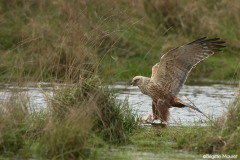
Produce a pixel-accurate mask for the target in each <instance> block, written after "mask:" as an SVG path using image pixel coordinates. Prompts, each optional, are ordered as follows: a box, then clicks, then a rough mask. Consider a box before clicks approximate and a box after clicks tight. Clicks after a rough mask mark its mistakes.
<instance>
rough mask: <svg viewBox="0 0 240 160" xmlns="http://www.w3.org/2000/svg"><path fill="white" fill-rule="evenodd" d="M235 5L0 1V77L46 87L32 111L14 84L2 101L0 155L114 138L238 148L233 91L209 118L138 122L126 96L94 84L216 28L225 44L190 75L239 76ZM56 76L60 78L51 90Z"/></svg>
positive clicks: (211, 149)
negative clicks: (221, 110)
mask: <svg viewBox="0 0 240 160" xmlns="http://www.w3.org/2000/svg"><path fill="white" fill-rule="evenodd" d="M239 6H240V2H239V1H237V0H235V1H231V2H229V1H224V0H221V1H219V0H214V1H211V2H209V1H207V0H202V1H195V2H194V3H188V1H186V0H181V1H177V2H176V1H173V0H169V1H153V0H150V1H145V0H142V1H131V2H129V1H127V0H119V1H114V2H112V1H110V0H99V1H93V0H89V1H64V0H56V1H49V0H36V1H31V0H24V1H22V0H9V1H1V2H0V13H1V15H2V16H1V17H0V19H1V22H0V23H1V25H0V53H1V54H0V55H1V58H0V80H1V81H2V82H5V83H7V82H15V84H16V85H17V86H18V87H19V88H20V89H21V87H22V86H24V84H25V83H26V82H32V81H48V82H51V83H52V88H53V93H54V96H53V97H48V96H47V99H48V101H49V103H48V110H46V111H41V112H32V111H31V110H30V109H29V105H30V102H29V99H28V96H27V95H24V94H23V93H21V92H19V90H17V89H16V91H15V92H13V94H12V95H11V96H10V98H9V99H8V100H6V101H1V104H0V105H1V106H0V155H1V156H0V158H3V159H6V158H9V159H12V158H16V159H19V158H20V159H21V158H22V159H86V158H92V159H94V158H96V156H98V155H99V154H101V153H99V152H98V151H101V149H105V148H114V147H119V146H127V147H128V146H133V147H136V148H137V150H139V151H142V152H145V151H147V152H148V153H152V152H154V153H158V152H161V153H162V151H167V153H170V152H173V151H176V152H178V151H179V150H180V151H181V150H183V151H188V152H190V153H191V154H195V153H199V154H203V153H211V154H213V153H228V154H239V152H240V151H239V148H240V146H239V142H240V140H239V137H240V136H239V122H240V121H239V108H240V105H239V95H238V96H237V97H236V100H235V102H234V103H233V104H232V105H231V106H230V107H229V110H228V112H227V113H226V114H225V115H223V117H222V118H220V119H219V120H216V121H213V122H214V123H211V125H210V126H208V127H199V126H194V127H186V126H185V127H184V126H178V127H169V128H167V129H159V128H141V129H139V126H138V124H137V122H136V121H135V119H136V118H137V117H136V115H135V114H134V113H133V112H132V111H131V109H130V107H129V106H128V103H127V102H119V101H117V100H116V98H115V96H114V93H112V91H110V90H108V89H107V88H105V87H103V86H104V85H105V84H106V83H107V84H109V83H110V82H114V81H116V80H117V81H121V80H129V79H131V78H132V77H133V76H135V75H136V74H142V75H146V76H147V75H150V74H151V73H150V72H151V66H152V65H153V64H155V63H156V62H157V61H158V59H159V57H160V55H162V53H164V52H166V51H167V50H168V49H171V48H174V47H176V46H179V45H182V44H184V43H187V42H189V41H191V40H194V39H196V38H199V37H203V36H208V37H220V38H222V39H224V40H225V41H226V42H227V48H226V49H224V50H223V51H222V52H221V53H219V54H217V55H214V56H212V57H211V58H209V59H207V60H206V61H204V62H202V63H200V64H199V65H198V67H197V68H195V69H194V70H193V72H192V74H190V76H189V82H190V81H192V80H195V79H205V78H207V79H210V80H217V81H222V80H229V81H232V80H233V81H235V80H239V79H240V73H239V71H240V70H239V67H240V66H239V60H240V59H239V58H240V56H239V51H240V48H239V41H240V31H239V26H240V21H239V19H240V17H239V15H240V14H239V13H240V10H239ZM56 82H60V83H65V84H68V85H66V86H61V87H60V89H58V88H57V87H56V85H55V83H56ZM103 82H104V83H103ZM119 148H120V147H119ZM128 151H131V149H130V150H128ZM123 154H124V152H123ZM193 159H194V157H193Z"/></svg>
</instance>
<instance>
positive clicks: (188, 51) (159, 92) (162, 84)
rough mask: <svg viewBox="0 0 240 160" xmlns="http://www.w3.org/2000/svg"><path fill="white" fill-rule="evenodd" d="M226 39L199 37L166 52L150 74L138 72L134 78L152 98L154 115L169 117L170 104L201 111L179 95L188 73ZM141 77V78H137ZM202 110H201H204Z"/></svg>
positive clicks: (162, 118)
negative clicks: (147, 75) (145, 75)
mask: <svg viewBox="0 0 240 160" xmlns="http://www.w3.org/2000/svg"><path fill="white" fill-rule="evenodd" d="M224 43H225V42H224V41H221V40H220V39H219V38H213V39H207V38H206V37H204V38H200V39H197V40H195V41H193V42H191V43H188V44H186V45H183V46H180V47H177V48H175V49H172V50H170V51H168V52H167V53H165V54H164V55H163V56H162V57H161V58H160V62H158V63H156V64H155V65H154V66H153V67H152V75H151V78H148V77H141V76H137V77H134V78H133V84H135V83H134V82H137V83H136V84H135V85H137V86H138V87H139V88H140V90H141V91H142V92H143V93H144V94H146V95H148V96H150V97H151V98H152V100H153V102H152V109H153V117H154V119H160V120H161V121H167V120H168V115H169V108H170V107H172V106H173V107H180V108H182V107H189V108H192V109H195V110H197V111H198V112H201V111H200V110H198V109H197V108H196V107H193V106H191V105H189V104H186V103H184V102H182V101H181V100H180V99H179V98H177V97H176V95H177V94H178V93H179V91H180V89H181V87H182V86H183V84H184V82H185V81H186V79H187V76H188V73H189V72H190V71H191V69H192V68H193V67H194V66H195V65H196V64H197V63H199V62H200V61H202V60H204V59H205V58H207V57H208V56H209V55H212V54H214V53H215V52H217V51H220V50H221V49H222V48H223V47H225V46H224V45H223V44H224ZM138 79H141V81H137V80H138ZM201 113H202V112H201Z"/></svg>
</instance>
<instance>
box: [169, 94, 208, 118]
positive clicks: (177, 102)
mask: <svg viewBox="0 0 240 160" xmlns="http://www.w3.org/2000/svg"><path fill="white" fill-rule="evenodd" d="M173 107H178V108H182V107H188V108H191V109H193V110H195V111H198V112H199V113H201V114H202V115H204V116H205V117H206V118H207V119H210V118H209V117H208V116H207V115H206V114H205V113H203V112H202V111H201V110H200V109H198V108H197V107H196V106H192V105H190V104H187V103H185V102H183V101H181V100H180V99H178V98H176V99H175V100H174V104H173Z"/></svg>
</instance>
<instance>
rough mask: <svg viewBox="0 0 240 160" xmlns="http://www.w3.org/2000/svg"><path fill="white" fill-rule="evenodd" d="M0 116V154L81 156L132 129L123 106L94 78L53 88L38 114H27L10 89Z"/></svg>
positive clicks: (25, 104)
mask: <svg viewBox="0 0 240 160" xmlns="http://www.w3.org/2000/svg"><path fill="white" fill-rule="evenodd" d="M0 119H1V122H0V133H1V137H0V153H1V156H2V158H7V157H10V158H24V159H25V158H27V159H28V158H34V159H69V158H70V159H85V158H87V157H88V156H89V155H90V153H91V150H94V148H97V147H101V146H105V145H116V144H124V143H127V142H129V134H130V133H132V132H133V130H135V129H136V128H138V126H137V122H136V121H135V119H136V116H135V114H133V112H132V111H131V109H130V108H129V106H128V104H127V103H125V102H123V103H122V102H118V101H117V100H116V99H115V97H114V95H113V94H112V93H111V91H110V90H108V89H107V88H104V87H99V83H98V80H97V79H89V80H85V81H83V82H81V83H79V84H78V85H68V86H65V87H62V88H60V89H55V92H54V96H53V97H52V98H50V97H49V104H48V110H45V111H42V112H30V111H29V101H28V99H26V96H25V95H19V91H16V95H15V94H14V95H13V96H12V97H11V98H10V99H9V101H7V102H6V103H3V105H2V106H1V117H0Z"/></svg>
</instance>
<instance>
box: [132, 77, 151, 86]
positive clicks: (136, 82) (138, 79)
mask: <svg viewBox="0 0 240 160" xmlns="http://www.w3.org/2000/svg"><path fill="white" fill-rule="evenodd" d="M148 79H149V78H148V77H144V76H135V77H134V78H133V79H132V82H131V85H133V86H142V85H144V84H145V81H147V80H148Z"/></svg>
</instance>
